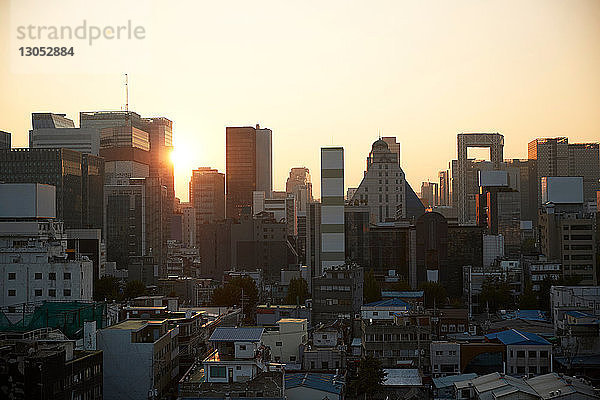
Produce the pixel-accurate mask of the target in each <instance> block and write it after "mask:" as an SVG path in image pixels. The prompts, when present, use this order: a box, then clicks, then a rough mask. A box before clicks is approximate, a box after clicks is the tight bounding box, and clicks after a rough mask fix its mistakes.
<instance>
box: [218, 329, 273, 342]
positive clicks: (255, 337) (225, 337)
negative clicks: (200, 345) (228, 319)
mask: <svg viewBox="0 0 600 400" xmlns="http://www.w3.org/2000/svg"><path fill="white" fill-rule="evenodd" d="M263 331H264V329H263V328H225V327H219V328H216V329H215V331H214V332H213V334H212V335H211V336H210V339H209V341H211V342H260V339H261V338H262V334H263Z"/></svg>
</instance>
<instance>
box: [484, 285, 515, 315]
mask: <svg viewBox="0 0 600 400" xmlns="http://www.w3.org/2000/svg"><path fill="white" fill-rule="evenodd" d="M513 303H514V301H513V295H512V290H511V288H510V286H509V284H508V283H506V281H505V280H503V279H495V278H491V277H490V278H487V279H486V280H485V281H483V283H482V284H481V293H480V294H479V307H480V308H481V309H482V310H485V309H486V307H489V310H490V311H491V312H496V311H498V310H500V309H506V308H511V307H512V306H513Z"/></svg>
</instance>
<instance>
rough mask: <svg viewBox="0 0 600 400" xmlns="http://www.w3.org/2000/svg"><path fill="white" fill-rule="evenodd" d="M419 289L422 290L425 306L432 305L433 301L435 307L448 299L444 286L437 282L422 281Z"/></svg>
mask: <svg viewBox="0 0 600 400" xmlns="http://www.w3.org/2000/svg"><path fill="white" fill-rule="evenodd" d="M419 289H421V290H422V291H423V297H424V298H425V299H424V301H425V307H433V305H434V303H435V305H436V306H437V307H439V306H443V305H445V304H446V303H447V301H448V295H447V294H446V288H445V287H444V285H442V284H441V283H439V282H423V283H421V285H419Z"/></svg>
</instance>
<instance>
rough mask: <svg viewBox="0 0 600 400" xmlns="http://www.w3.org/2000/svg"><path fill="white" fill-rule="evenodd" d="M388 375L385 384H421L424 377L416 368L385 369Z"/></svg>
mask: <svg viewBox="0 0 600 400" xmlns="http://www.w3.org/2000/svg"><path fill="white" fill-rule="evenodd" d="M383 371H384V372H385V373H386V374H387V375H386V377H385V381H383V386H421V385H422V384H423V379H422V378H421V374H420V373H419V370H418V369H416V368H407V369H404V368H401V369H400V368H395V369H384V370H383Z"/></svg>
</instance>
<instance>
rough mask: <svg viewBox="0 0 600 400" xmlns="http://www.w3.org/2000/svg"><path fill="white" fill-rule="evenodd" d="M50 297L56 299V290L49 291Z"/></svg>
mask: <svg viewBox="0 0 600 400" xmlns="http://www.w3.org/2000/svg"><path fill="white" fill-rule="evenodd" d="M48 296H50V297H56V289H48Z"/></svg>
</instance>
